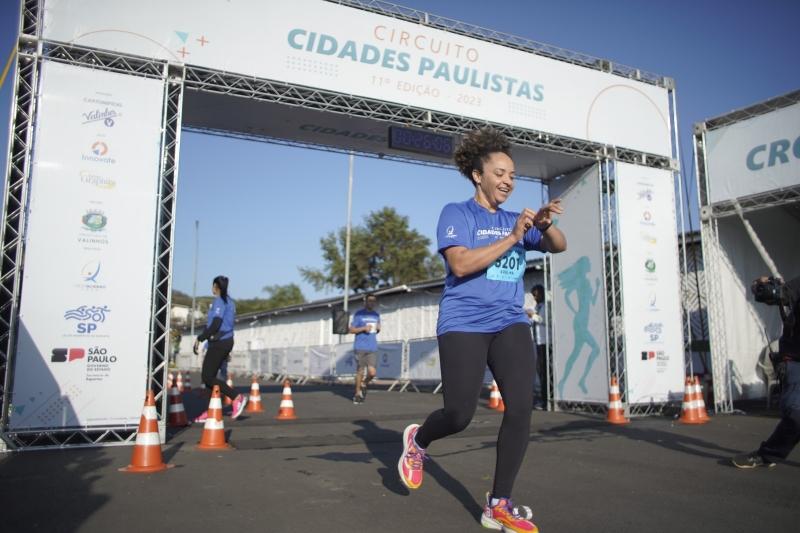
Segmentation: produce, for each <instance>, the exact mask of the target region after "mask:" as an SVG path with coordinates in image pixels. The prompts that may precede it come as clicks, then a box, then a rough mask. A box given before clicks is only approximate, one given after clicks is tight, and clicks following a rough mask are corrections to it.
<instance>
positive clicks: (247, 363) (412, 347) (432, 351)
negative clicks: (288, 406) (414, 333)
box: [176, 337, 492, 394]
mask: <svg viewBox="0 0 800 533" xmlns="http://www.w3.org/2000/svg"><path fill="white" fill-rule="evenodd" d="M202 359H203V356H202V354H201V355H199V356H196V355H194V354H192V353H180V354H178V356H177V357H176V364H177V365H178V368H179V369H181V370H193V371H199V370H200V368H201V366H202ZM228 369H229V371H231V372H233V373H234V374H257V375H260V376H264V377H265V378H267V379H274V380H275V381H278V382H280V381H282V380H283V379H286V378H292V379H294V380H296V381H297V382H299V383H305V382H307V381H309V380H315V381H335V380H338V379H342V378H351V377H353V376H355V373H356V357H355V352H354V350H353V343H342V344H331V345H317V346H293V347H284V348H266V349H260V350H237V351H235V352H233V353H231V362H230V363H229V364H228ZM376 370H377V377H378V378H379V379H385V380H392V384H391V385H390V387H389V390H395V388H397V390H398V391H399V392H404V391H406V390H407V389H408V388H409V387H410V388H412V389H414V390H416V391H417V392H419V389H418V388H417V385H430V386H434V391H433V392H434V394H435V393H437V392H439V390H440V389H441V381H442V377H441V371H440V369H439V345H438V343H437V341H436V338H435V337H425V338H420V339H405V340H398V341H388V342H379V343H378V352H377V367H376ZM484 381H485V382H486V383H490V382H491V381H492V375H491V372H489V369H488V368H487V369H486V376H485V378H484Z"/></svg>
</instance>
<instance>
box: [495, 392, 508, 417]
mask: <svg viewBox="0 0 800 533" xmlns="http://www.w3.org/2000/svg"><path fill="white" fill-rule="evenodd" d="M497 394H500V391H499V390H498V391H497ZM495 411H497V412H498V413H505V412H506V402H504V401H503V395H502V394H500V401H499V402H498V404H497V407H496V408H495Z"/></svg>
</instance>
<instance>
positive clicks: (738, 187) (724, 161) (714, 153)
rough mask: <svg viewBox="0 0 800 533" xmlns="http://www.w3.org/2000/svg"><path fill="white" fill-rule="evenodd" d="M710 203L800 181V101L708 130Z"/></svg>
mask: <svg viewBox="0 0 800 533" xmlns="http://www.w3.org/2000/svg"><path fill="white" fill-rule="evenodd" d="M706 165H707V168H708V176H707V178H708V188H709V203H712V204H713V203H716V202H722V201H725V200H732V199H734V198H742V197H745V196H751V195H754V194H759V193H764V192H769V191H777V190H780V189H785V188H787V187H793V186H797V185H800V103H799V104H794V105H791V106H789V107H785V108H783V109H779V110H777V111H772V112H771V113H767V114H765V115H760V116H757V117H753V118H751V119H748V120H743V121H741V122H736V123H734V124H730V125H729V126H725V127H722V128H719V129H715V130H712V131H709V132H708V133H707V134H706Z"/></svg>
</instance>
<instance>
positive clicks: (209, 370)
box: [201, 339, 236, 400]
mask: <svg viewBox="0 0 800 533" xmlns="http://www.w3.org/2000/svg"><path fill="white" fill-rule="evenodd" d="M231 350H233V339H225V340H221V341H208V351H207V352H206V357H205V359H203V372H202V374H201V379H202V380H203V383H205V384H206V387H208V388H209V389H210V390H214V385H219V390H220V391H222V394H224V395H225V396H227V397H228V398H230V399H231V400H233V399H234V398H236V391H235V390H233V389H232V388H230V387H229V386H228V384H227V383H225V382H224V381H222V380H221V379H219V378H217V372H219V367H220V366H222V362H223V361H224V360H225V359H227V358H228V355H229V354H230V353H231Z"/></svg>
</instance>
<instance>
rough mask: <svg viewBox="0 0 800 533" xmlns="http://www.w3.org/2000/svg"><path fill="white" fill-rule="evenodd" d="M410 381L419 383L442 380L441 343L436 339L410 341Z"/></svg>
mask: <svg viewBox="0 0 800 533" xmlns="http://www.w3.org/2000/svg"><path fill="white" fill-rule="evenodd" d="M406 377H407V378H408V379H413V380H419V381H435V382H439V381H441V380H442V370H441V368H440V366H439V342H438V341H437V340H436V339H427V340H423V341H409V343H408V376H406Z"/></svg>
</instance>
